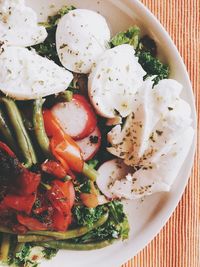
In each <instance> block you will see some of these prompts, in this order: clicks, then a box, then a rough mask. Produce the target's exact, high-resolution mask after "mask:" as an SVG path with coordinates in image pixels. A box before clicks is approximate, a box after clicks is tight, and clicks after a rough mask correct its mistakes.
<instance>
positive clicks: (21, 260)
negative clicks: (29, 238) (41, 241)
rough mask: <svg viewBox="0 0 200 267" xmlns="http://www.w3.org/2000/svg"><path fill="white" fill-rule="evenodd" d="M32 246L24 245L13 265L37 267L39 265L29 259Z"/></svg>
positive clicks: (13, 260)
mask: <svg viewBox="0 0 200 267" xmlns="http://www.w3.org/2000/svg"><path fill="white" fill-rule="evenodd" d="M31 248H32V246H31V245H30V244H27V243H26V244H24V245H23V247H22V248H21V250H20V251H19V252H17V253H16V255H15V257H14V258H13V259H12V264H14V265H15V266H27V265H28V266H31V267H36V266H37V263H35V262H33V261H31V260H30V259H29V255H30V253H31Z"/></svg>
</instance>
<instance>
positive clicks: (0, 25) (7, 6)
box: [0, 0, 47, 47]
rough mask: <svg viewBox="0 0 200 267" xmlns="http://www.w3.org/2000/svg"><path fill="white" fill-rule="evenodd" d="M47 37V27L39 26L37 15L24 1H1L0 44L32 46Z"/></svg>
mask: <svg viewBox="0 0 200 267" xmlns="http://www.w3.org/2000/svg"><path fill="white" fill-rule="evenodd" d="M46 37H47V32H46V29H45V27H43V26H39V25H38V22H37V15H36V13H35V12H34V10H32V9H31V8H30V7H27V6H25V2H24V0H2V1H0V42H3V43H5V44H6V45H13V46H23V47H26V46H32V45H35V44H38V43H42V42H43V41H44V40H45V39H46Z"/></svg>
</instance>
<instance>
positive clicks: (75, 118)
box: [51, 94, 97, 140]
mask: <svg viewBox="0 0 200 267" xmlns="http://www.w3.org/2000/svg"><path fill="white" fill-rule="evenodd" d="M51 111H52V113H53V115H54V116H55V117H56V119H57V120H58V122H59V124H60V126H61V128H62V129H63V131H64V132H65V133H66V134H68V135H70V136H71V137H72V138H74V139H75V140H80V139H82V138H85V137H86V136H88V135H89V134H91V133H92V132H93V131H94V129H95V127H96V124H97V119H96V116H95V113H94V111H93V109H92V106H91V105H90V104H89V102H88V101H87V100H86V98H85V97H84V96H81V95H78V94H75V95H74V96H73V99H72V101H70V102H64V103H58V104H56V105H55V106H54V107H53V108H52V110H51Z"/></svg>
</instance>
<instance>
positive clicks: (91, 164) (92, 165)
mask: <svg viewBox="0 0 200 267" xmlns="http://www.w3.org/2000/svg"><path fill="white" fill-rule="evenodd" d="M98 163H99V161H98V160H97V159H91V160H88V162H87V164H88V165H89V167H90V168H93V169H95V168H96V166H97V165H98Z"/></svg>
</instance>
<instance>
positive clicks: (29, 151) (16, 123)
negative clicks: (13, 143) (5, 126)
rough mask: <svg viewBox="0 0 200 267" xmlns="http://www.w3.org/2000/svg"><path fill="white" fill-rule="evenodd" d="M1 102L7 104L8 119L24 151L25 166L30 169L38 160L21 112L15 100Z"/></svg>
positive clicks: (4, 99)
mask: <svg viewBox="0 0 200 267" xmlns="http://www.w3.org/2000/svg"><path fill="white" fill-rule="evenodd" d="M1 100H2V101H3V103H4V104H5V107H6V110H7V114H8V117H9V119H10V122H11V124H12V126H13V129H14V132H15V135H16V137H17V141H18V145H19V148H20V150H21V151H22V155H23V158H24V166H25V167H26V168H30V167H31V166H32V165H33V164H35V163H37V158H36V155H35V152H34V149H33V146H32V143H31V140H30V138H29V135H28V133H27V131H26V128H25V127H24V124H23V120H22V117H21V114H20V111H19V109H18V107H17V105H16V104H15V102H14V101H13V100H11V99H8V98H5V97H3V98H2V99H1Z"/></svg>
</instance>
